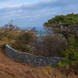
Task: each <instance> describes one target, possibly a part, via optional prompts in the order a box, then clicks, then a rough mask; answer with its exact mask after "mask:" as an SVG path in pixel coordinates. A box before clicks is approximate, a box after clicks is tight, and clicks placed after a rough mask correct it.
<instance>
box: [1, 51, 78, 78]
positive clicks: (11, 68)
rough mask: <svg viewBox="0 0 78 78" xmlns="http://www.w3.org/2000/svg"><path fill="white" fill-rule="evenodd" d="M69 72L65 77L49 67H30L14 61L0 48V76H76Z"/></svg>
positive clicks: (48, 77) (27, 77) (29, 77)
mask: <svg viewBox="0 0 78 78" xmlns="http://www.w3.org/2000/svg"><path fill="white" fill-rule="evenodd" d="M71 74H72V75H71ZM71 74H70V75H69V76H68V77H66V76H65V75H63V74H62V73H60V72H59V71H58V70H57V69H54V68H51V67H32V66H28V65H25V64H21V63H16V62H14V61H12V60H11V59H9V58H8V57H7V56H5V54H4V53H3V52H2V51H1V50H0V78H44V77H45V78H78V76H75V75H74V74H73V73H71Z"/></svg>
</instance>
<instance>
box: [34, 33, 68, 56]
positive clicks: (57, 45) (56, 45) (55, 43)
mask: <svg viewBox="0 0 78 78" xmlns="http://www.w3.org/2000/svg"><path fill="white" fill-rule="evenodd" d="M66 45H67V42H66V39H65V38H64V37H63V36H62V35H57V34H55V35H47V36H45V37H43V38H42V40H40V41H38V42H37V44H36V46H35V47H36V52H38V54H39V55H42V56H46V57H52V56H62V55H61V51H63V50H64V49H66Z"/></svg>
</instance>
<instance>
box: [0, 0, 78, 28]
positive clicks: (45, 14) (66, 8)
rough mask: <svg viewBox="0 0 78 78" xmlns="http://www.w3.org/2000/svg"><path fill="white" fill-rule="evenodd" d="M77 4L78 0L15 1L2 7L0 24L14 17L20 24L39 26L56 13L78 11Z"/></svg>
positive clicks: (16, 22) (15, 21) (15, 22)
mask: <svg viewBox="0 0 78 78" xmlns="http://www.w3.org/2000/svg"><path fill="white" fill-rule="evenodd" d="M3 1H5V0H3ZM11 1H12V0H11ZM7 2H8V0H7ZM77 6H78V0H74V1H73V0H41V1H40V2H31V3H29V2H24V4H20V3H19V4H17V3H14V4H13V5H11V4H10V5H8V6H7V5H6V8H5V7H4V6H3V7H2V8H1V9H0V18H1V19H0V24H4V23H7V22H8V21H9V20H11V19H13V20H14V24H17V25H20V26H26V25H27V26H37V27H38V26H42V25H43V23H44V22H45V21H47V20H48V19H50V18H52V17H54V16H55V15H60V14H67V13H72V12H74V13H78V8H77Z"/></svg>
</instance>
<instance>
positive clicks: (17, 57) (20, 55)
mask: <svg viewBox="0 0 78 78" xmlns="http://www.w3.org/2000/svg"><path fill="white" fill-rule="evenodd" d="M5 54H6V55H7V56H8V57H10V58H11V59H13V60H14V61H18V62H22V63H25V64H29V65H32V66H46V65H48V64H54V65H56V64H57V63H58V62H59V61H61V60H62V58H61V57H43V56H35V55H32V54H29V53H24V52H19V51H17V50H15V49H13V48H12V47H10V46H9V45H6V48H5Z"/></svg>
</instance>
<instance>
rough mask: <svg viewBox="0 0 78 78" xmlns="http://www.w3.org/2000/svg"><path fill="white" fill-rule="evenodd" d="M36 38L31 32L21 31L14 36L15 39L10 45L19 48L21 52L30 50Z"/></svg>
mask: <svg viewBox="0 0 78 78" xmlns="http://www.w3.org/2000/svg"><path fill="white" fill-rule="evenodd" d="M35 39H36V35H35V33H33V32H30V31H29V32H26V31H22V32H21V33H20V35H19V36H18V37H17V38H16V41H15V43H14V44H12V46H13V47H14V48H15V49H17V50H20V51H22V52H30V53H31V52H32V49H33V43H34V40H35Z"/></svg>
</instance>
